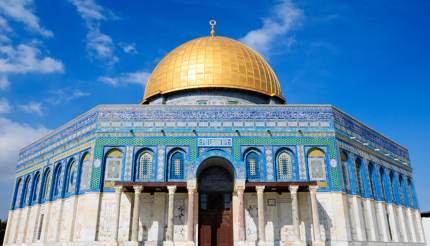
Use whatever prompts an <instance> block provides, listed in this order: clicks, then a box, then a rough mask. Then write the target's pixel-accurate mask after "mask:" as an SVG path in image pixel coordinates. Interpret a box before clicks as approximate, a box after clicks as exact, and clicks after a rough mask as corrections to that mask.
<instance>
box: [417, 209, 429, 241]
mask: <svg viewBox="0 0 430 246" xmlns="http://www.w3.org/2000/svg"><path fill="white" fill-rule="evenodd" d="M414 213H415V221H416V222H415V223H416V228H417V241H418V242H420V243H424V242H425V240H426V239H425V235H424V230H423V221H422V218H421V214H420V211H419V210H418V209H416V210H415V212H414ZM428 240H430V238H429V239H428Z"/></svg>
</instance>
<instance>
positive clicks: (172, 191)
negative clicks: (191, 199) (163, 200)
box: [167, 185, 176, 195]
mask: <svg viewBox="0 0 430 246" xmlns="http://www.w3.org/2000/svg"><path fill="white" fill-rule="evenodd" d="M167 190H168V191H169V195H170V194H175V192H176V185H168V186H167Z"/></svg>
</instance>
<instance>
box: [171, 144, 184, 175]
mask: <svg viewBox="0 0 430 246" xmlns="http://www.w3.org/2000/svg"><path fill="white" fill-rule="evenodd" d="M168 160H169V168H168V171H169V179H171V180H180V179H184V178H185V170H184V169H185V152H184V151H183V150H182V149H180V148H177V149H174V150H172V151H170V153H169V159H168Z"/></svg>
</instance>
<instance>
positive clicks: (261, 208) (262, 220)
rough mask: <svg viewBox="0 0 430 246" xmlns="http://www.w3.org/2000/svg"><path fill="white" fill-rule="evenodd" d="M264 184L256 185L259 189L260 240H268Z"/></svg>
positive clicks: (260, 241)
mask: <svg viewBox="0 0 430 246" xmlns="http://www.w3.org/2000/svg"><path fill="white" fill-rule="evenodd" d="M264 188H265V187H264V186H256V187H255V189H256V190H257V206H258V242H259V243H264V242H265V241H266V233H265V231H266V226H265V224H266V219H265V217H264Z"/></svg>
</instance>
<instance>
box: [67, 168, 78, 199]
mask: <svg viewBox="0 0 430 246" xmlns="http://www.w3.org/2000/svg"><path fill="white" fill-rule="evenodd" d="M75 187H76V163H75V160H72V161H71V162H70V164H69V169H68V170H67V188H66V192H67V193H71V192H74V191H75Z"/></svg>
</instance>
